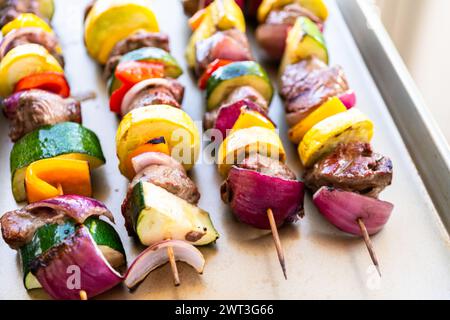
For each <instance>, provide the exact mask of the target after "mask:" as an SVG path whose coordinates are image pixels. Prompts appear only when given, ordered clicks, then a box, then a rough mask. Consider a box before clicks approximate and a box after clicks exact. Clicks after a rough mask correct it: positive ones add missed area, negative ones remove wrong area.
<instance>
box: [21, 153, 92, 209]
mask: <svg viewBox="0 0 450 320" xmlns="http://www.w3.org/2000/svg"><path fill="white" fill-rule="evenodd" d="M25 187H26V190H27V198H28V202H29V203H32V202H37V201H41V200H45V199H49V198H53V197H56V196H61V195H63V194H75V195H80V196H85V197H90V196H92V188H91V177H90V171H89V163H88V162H87V161H80V160H69V159H56V158H52V159H44V160H39V161H36V162H34V163H32V164H31V165H29V166H28V168H27V172H26V175H25Z"/></svg>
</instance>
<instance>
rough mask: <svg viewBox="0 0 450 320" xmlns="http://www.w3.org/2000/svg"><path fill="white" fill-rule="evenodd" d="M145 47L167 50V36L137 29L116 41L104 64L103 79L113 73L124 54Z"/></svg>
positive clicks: (168, 49) (168, 48)
mask: <svg viewBox="0 0 450 320" xmlns="http://www.w3.org/2000/svg"><path fill="white" fill-rule="evenodd" d="M147 47H156V48H160V49H163V50H166V51H167V52H169V51H170V47H169V37H168V36H167V35H166V34H163V33H159V32H147V31H138V32H136V33H134V34H132V35H130V36H129V37H127V38H125V39H124V40H122V41H120V42H118V43H117V44H116V45H115V46H114V48H113V50H112V51H111V53H110V55H109V60H108V62H107V64H106V66H105V71H104V74H103V76H104V77H105V79H109V77H111V76H112V75H113V73H114V70H116V67H117V65H118V63H119V61H120V59H121V58H122V56H123V55H124V54H126V53H128V52H131V51H134V50H137V49H141V48H147Z"/></svg>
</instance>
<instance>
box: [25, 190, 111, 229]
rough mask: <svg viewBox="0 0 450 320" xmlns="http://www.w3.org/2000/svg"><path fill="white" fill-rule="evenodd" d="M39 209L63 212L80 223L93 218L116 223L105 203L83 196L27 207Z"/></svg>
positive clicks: (37, 203) (73, 196)
mask: <svg viewBox="0 0 450 320" xmlns="http://www.w3.org/2000/svg"><path fill="white" fill-rule="evenodd" d="M38 208H50V209H53V210H55V211H62V212H64V214H65V215H66V216H68V217H70V218H72V219H73V220H75V221H76V222H78V223H83V222H84V221H85V220H86V219H87V218H89V217H91V216H105V217H107V218H108V219H109V220H111V222H114V216H113V215H112V213H111V211H109V210H108V208H106V206H105V205H104V204H103V203H101V202H100V201H97V200H95V199H92V198H87V197H83V196H77V195H64V196H59V197H55V198H51V199H46V200H42V201H39V202H35V203H32V204H30V205H28V206H26V207H25V209H27V210H29V211H30V210H34V209H38Z"/></svg>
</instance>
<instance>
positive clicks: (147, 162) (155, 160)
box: [131, 152, 185, 173]
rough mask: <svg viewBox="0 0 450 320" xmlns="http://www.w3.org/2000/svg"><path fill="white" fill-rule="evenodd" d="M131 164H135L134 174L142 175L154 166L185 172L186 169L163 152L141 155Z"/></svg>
mask: <svg viewBox="0 0 450 320" xmlns="http://www.w3.org/2000/svg"><path fill="white" fill-rule="evenodd" d="M131 162H132V164H133V168H134V172H137V173H140V172H141V171H142V170H144V169H145V168H147V167H149V166H152V165H160V166H167V167H170V168H174V169H179V170H181V171H183V172H185V170H184V167H183V166H182V165H181V163H180V162H178V161H177V160H175V159H174V158H172V157H171V156H168V155H167V154H165V153H162V152H145V153H141V154H140V155H138V156H136V157H134V158H133V159H132V160H131Z"/></svg>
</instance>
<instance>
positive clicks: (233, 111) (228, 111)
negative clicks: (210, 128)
mask: <svg viewBox="0 0 450 320" xmlns="http://www.w3.org/2000/svg"><path fill="white" fill-rule="evenodd" d="M245 107H247V108H248V109H250V110H253V111H256V112H259V113H261V114H262V115H264V116H265V117H266V118H267V119H269V120H270V118H269V117H268V116H267V111H266V110H264V109H263V108H261V107H260V106H259V105H257V104H256V103H254V102H253V101H250V100H247V99H244V100H240V101H238V102H235V103H232V104H229V105H225V106H222V107H221V108H220V109H219V113H218V114H217V119H216V122H215V124H214V129H217V130H219V131H220V132H221V134H222V137H223V138H225V137H226V136H227V130H230V129H231V128H233V126H234V124H235V123H236V120H237V119H238V118H239V116H240V114H241V110H242V108H245ZM270 121H271V122H272V120H270ZM272 123H273V122H272ZM274 125H275V124H274Z"/></svg>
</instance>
